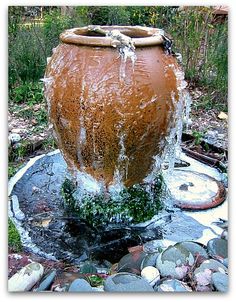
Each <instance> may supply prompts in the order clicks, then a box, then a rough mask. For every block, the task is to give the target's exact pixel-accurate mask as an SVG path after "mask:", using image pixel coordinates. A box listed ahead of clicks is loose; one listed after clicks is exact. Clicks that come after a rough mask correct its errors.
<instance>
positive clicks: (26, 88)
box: [9, 82, 43, 105]
mask: <svg viewBox="0 0 236 302" xmlns="http://www.w3.org/2000/svg"><path fill="white" fill-rule="evenodd" d="M9 100H10V101H11V102H13V103H17V104H21V103H28V104H29V105H33V104H38V103H41V102H42V101H43V83H41V82H25V83H23V82H22V83H20V84H18V85H15V86H13V87H11V88H10V89H9Z"/></svg>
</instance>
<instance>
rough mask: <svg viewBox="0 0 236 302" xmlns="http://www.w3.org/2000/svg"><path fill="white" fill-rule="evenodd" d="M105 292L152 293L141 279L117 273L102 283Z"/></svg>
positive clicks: (150, 288) (132, 275)
mask: <svg viewBox="0 0 236 302" xmlns="http://www.w3.org/2000/svg"><path fill="white" fill-rule="evenodd" d="M104 290H105V291H107V292H154V289H153V288H152V286H151V285H150V284H149V283H148V282H147V281H146V280H145V279H144V278H142V277H140V276H137V275H135V274H130V273H117V274H114V275H111V276H109V277H108V278H107V279H106V280H105V282H104Z"/></svg>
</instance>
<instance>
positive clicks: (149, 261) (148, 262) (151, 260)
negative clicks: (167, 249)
mask: <svg viewBox="0 0 236 302" xmlns="http://www.w3.org/2000/svg"><path fill="white" fill-rule="evenodd" d="M159 255H160V253H158V252H156V253H150V254H147V256H145V257H144V258H143V261H142V263H141V270H143V269H144V268H145V267H147V266H156V261H157V257H158V256H159Z"/></svg>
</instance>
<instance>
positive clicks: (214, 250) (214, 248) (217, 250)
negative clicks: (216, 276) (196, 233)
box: [207, 238, 228, 260]
mask: <svg viewBox="0 0 236 302" xmlns="http://www.w3.org/2000/svg"><path fill="white" fill-rule="evenodd" d="M207 250H208V254H209V255H210V256H211V257H212V258H214V259H218V260H220V259H225V258H227V257H228V242H227V240H225V239H221V238H213V239H211V240H209V241H208V243H207Z"/></svg>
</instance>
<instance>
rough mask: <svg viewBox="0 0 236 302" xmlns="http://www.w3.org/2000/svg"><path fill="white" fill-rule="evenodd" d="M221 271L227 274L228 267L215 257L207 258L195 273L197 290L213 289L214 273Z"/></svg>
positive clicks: (194, 278)
mask: <svg viewBox="0 0 236 302" xmlns="http://www.w3.org/2000/svg"><path fill="white" fill-rule="evenodd" d="M214 272H220V273H222V274H225V273H226V272H227V268H226V267H225V266H224V265H223V264H221V263H220V262H219V261H216V260H214V259H209V260H205V261H204V262H203V263H202V264H201V265H200V266H199V267H198V268H196V269H195V271H194V273H193V280H194V281H195V283H196V291H212V274H213V273H214Z"/></svg>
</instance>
